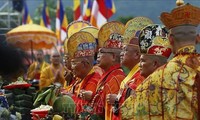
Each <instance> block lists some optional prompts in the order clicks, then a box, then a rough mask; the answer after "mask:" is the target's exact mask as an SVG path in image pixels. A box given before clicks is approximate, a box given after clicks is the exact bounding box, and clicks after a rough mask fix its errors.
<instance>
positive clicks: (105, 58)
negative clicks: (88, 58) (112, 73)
mask: <svg viewBox="0 0 200 120" xmlns="http://www.w3.org/2000/svg"><path fill="white" fill-rule="evenodd" d="M113 54H114V53H113V52H110V51H109V50H108V49H105V48H100V49H99V52H98V55H97V62H98V64H99V67H101V68H105V67H107V66H108V65H109V64H111V63H112V61H113Z"/></svg>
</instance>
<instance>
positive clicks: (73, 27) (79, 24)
mask: <svg viewBox="0 0 200 120" xmlns="http://www.w3.org/2000/svg"><path fill="white" fill-rule="evenodd" d="M86 26H91V24H90V23H89V22H87V21H83V20H79V21H73V22H71V23H70V24H69V25H68V26H67V38H69V37H70V36H71V35H73V34H74V33H76V32H78V31H80V29H82V28H84V27H86Z"/></svg>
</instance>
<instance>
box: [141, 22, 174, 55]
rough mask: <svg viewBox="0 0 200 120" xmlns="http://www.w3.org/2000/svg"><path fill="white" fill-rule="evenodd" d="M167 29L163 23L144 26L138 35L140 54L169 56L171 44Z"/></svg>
mask: <svg viewBox="0 0 200 120" xmlns="http://www.w3.org/2000/svg"><path fill="white" fill-rule="evenodd" d="M167 36H168V31H167V29H166V28H165V27H164V26H163V25H158V24H152V25H149V26H146V27H145V28H144V29H142V31H141V32H140V35H139V47H140V51H141V53H142V54H152V55H160V56H165V57H167V58H168V57H169V56H170V54H171V51H172V50H171V45H170V42H169V39H168V37H167Z"/></svg>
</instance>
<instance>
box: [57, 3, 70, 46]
mask: <svg viewBox="0 0 200 120" xmlns="http://www.w3.org/2000/svg"><path fill="white" fill-rule="evenodd" d="M67 26H68V21H67V16H66V14H65V11H64V8H63V4H62V0H58V1H57V12H56V35H57V37H58V40H59V42H60V43H61V41H64V40H65V38H66V36H67V34H66V28H67Z"/></svg>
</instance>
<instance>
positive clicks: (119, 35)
mask: <svg viewBox="0 0 200 120" xmlns="http://www.w3.org/2000/svg"><path fill="white" fill-rule="evenodd" d="M124 30H125V26H124V24H123V23H121V22H117V21H111V22H107V23H105V24H104V25H103V26H102V27H101V28H100V30H99V33H98V42H99V47H105V48H121V47H122V40H123V34H124Z"/></svg>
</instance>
